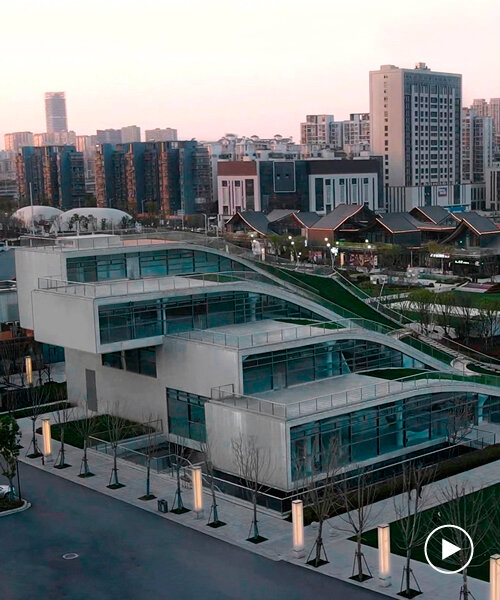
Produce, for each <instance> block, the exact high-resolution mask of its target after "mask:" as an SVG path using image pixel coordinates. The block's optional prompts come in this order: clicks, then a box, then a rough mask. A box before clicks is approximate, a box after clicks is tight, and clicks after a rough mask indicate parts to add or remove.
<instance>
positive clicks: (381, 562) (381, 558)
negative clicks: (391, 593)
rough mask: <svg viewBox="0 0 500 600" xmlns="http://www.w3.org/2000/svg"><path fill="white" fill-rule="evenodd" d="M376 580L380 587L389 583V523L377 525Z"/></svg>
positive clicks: (387, 585)
mask: <svg viewBox="0 0 500 600" xmlns="http://www.w3.org/2000/svg"><path fill="white" fill-rule="evenodd" d="M377 529H378V580H379V585H380V587H389V586H390V585H391V530H390V527H389V525H379V526H378V528H377Z"/></svg>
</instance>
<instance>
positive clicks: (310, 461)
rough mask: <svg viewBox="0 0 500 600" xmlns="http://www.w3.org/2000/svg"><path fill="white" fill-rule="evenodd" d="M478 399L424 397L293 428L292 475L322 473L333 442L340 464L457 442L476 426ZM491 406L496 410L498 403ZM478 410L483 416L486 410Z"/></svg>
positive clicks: (450, 395)
mask: <svg viewBox="0 0 500 600" xmlns="http://www.w3.org/2000/svg"><path fill="white" fill-rule="evenodd" d="M483 400H484V399H482V400H481V401H480V400H479V396H478V394H466V393H463V394H457V393H438V394H427V395H425V396H417V397H416V398H407V399H405V400H401V401H398V402H394V403H391V404H385V405H383V406H379V407H372V408H368V409H364V410H358V411H354V412H351V413H348V414H345V415H342V416H339V417H330V418H328V419H322V420H319V421H312V422H310V423H306V424H304V425H299V426H297V427H292V428H291V429H290V440H291V461H292V477H293V479H294V480H297V479H299V478H300V477H301V476H302V474H303V473H304V472H305V474H311V473H317V472H321V471H324V462H325V457H324V453H325V452H326V449H328V448H331V447H332V446H331V443H332V440H335V447H336V448H337V449H338V452H339V458H338V460H339V463H340V464H349V463H359V462H363V461H366V460H371V459H374V458H376V457H378V456H383V455H384V454H387V453H389V452H394V451H397V450H401V449H404V448H411V447H412V446H416V445H418V444H422V443H424V442H427V441H429V440H432V439H434V440H442V441H448V442H449V443H456V442H457V441H458V440H457V439H456V436H454V435H453V432H455V431H457V430H458V431H460V430H466V429H467V428H468V427H470V426H471V425H473V424H475V423H477V420H478V412H479V414H481V411H480V410H479V411H478V406H479V405H480V404H481V403H482V402H483ZM490 406H495V407H496V408H498V406H499V402H498V401H495V403H492V404H491V405H490ZM485 408H486V405H485ZM483 411H484V412H483V416H484V413H485V412H487V411H489V408H487V409H486V410H484V409H483ZM495 414H498V413H495ZM318 470H319V471H318Z"/></svg>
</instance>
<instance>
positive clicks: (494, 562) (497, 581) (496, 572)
mask: <svg viewBox="0 0 500 600" xmlns="http://www.w3.org/2000/svg"><path fill="white" fill-rule="evenodd" d="M499 598H500V554H493V556H490V600H498V599H499Z"/></svg>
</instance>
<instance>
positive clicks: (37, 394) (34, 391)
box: [26, 387, 47, 458]
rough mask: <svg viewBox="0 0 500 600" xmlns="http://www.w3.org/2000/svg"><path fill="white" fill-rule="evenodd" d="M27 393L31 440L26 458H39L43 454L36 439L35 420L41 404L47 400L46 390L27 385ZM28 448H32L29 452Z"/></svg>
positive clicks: (40, 409)
mask: <svg viewBox="0 0 500 600" xmlns="http://www.w3.org/2000/svg"><path fill="white" fill-rule="evenodd" d="M27 394H28V405H29V410H30V419H31V442H30V445H29V447H28V451H27V453H26V456H27V457H28V458H39V457H40V456H43V454H42V453H41V452H40V448H39V447H38V442H37V439H36V422H37V420H38V417H39V416H40V415H41V414H42V412H43V405H44V404H45V402H46V401H47V392H46V391H45V390H44V389H43V388H41V387H35V388H34V387H29V388H27ZM30 449H32V452H31V454H30V453H29V451H30Z"/></svg>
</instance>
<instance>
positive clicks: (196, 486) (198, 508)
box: [192, 466, 203, 519]
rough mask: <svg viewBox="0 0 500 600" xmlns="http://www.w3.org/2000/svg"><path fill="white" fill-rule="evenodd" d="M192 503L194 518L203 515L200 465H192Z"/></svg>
mask: <svg viewBox="0 0 500 600" xmlns="http://www.w3.org/2000/svg"><path fill="white" fill-rule="evenodd" d="M192 473H193V504H194V511H195V513H196V518H197V519H200V518H201V517H202V516H203V482H202V476H201V467H198V466H197V467H193V468H192Z"/></svg>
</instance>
